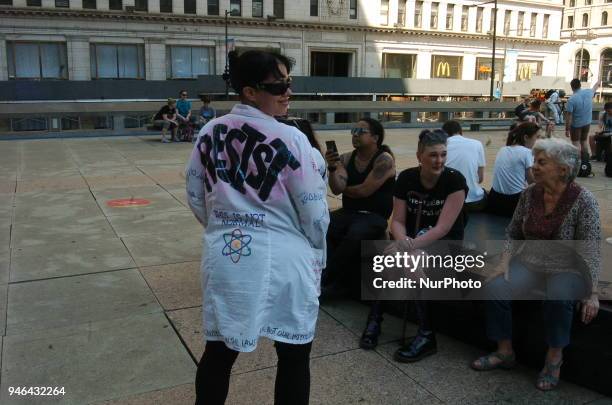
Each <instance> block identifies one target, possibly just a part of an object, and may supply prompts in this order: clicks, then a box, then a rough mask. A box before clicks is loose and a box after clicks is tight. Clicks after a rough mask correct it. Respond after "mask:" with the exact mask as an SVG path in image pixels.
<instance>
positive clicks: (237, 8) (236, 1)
mask: <svg viewBox="0 0 612 405" xmlns="http://www.w3.org/2000/svg"><path fill="white" fill-rule="evenodd" d="M217 4H218V3H217ZM229 11H230V12H231V13H232V15H235V16H241V15H242V1H241V0H230V9H229Z"/></svg>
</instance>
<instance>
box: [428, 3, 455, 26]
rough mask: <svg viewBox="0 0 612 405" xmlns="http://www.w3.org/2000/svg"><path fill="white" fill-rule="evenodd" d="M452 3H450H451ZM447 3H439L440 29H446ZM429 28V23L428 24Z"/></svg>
mask: <svg viewBox="0 0 612 405" xmlns="http://www.w3.org/2000/svg"><path fill="white" fill-rule="evenodd" d="M449 4H450V3H449ZM446 5H447V4H446V3H442V2H440V3H439V6H438V29H439V30H446ZM427 27H428V28H429V25H428V26H427Z"/></svg>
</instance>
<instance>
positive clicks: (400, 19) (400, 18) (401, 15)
mask: <svg viewBox="0 0 612 405" xmlns="http://www.w3.org/2000/svg"><path fill="white" fill-rule="evenodd" d="M397 25H399V26H400V27H404V26H406V1H405V0H399V3H398V4H397Z"/></svg>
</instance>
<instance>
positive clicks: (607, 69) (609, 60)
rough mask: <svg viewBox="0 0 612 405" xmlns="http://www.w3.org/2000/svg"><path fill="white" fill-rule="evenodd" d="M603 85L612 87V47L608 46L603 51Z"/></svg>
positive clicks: (601, 75) (601, 76) (601, 74)
mask: <svg viewBox="0 0 612 405" xmlns="http://www.w3.org/2000/svg"><path fill="white" fill-rule="evenodd" d="M600 79H601V85H602V86H603V87H612V49H610V48H608V49H606V50H604V51H603V52H602V53H601V73H600Z"/></svg>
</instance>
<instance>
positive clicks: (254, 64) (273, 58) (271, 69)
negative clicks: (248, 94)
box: [227, 51, 293, 96]
mask: <svg viewBox="0 0 612 405" xmlns="http://www.w3.org/2000/svg"><path fill="white" fill-rule="evenodd" d="M227 58H228V63H229V80H230V83H231V86H232V88H233V89H234V91H235V92H236V93H237V94H238V95H240V96H242V89H244V88H245V87H247V86H250V87H255V86H256V85H258V84H260V83H261V82H263V81H264V80H266V79H267V78H268V76H270V75H273V76H274V77H275V78H277V79H282V77H283V76H282V75H281V72H280V71H279V70H278V65H279V63H280V64H283V65H285V67H286V68H287V73H289V72H290V71H291V68H292V67H293V60H292V59H289V58H287V57H286V56H284V55H281V54H279V53H274V52H269V51H246V52H244V53H243V54H241V55H240V56H238V53H237V52H236V51H231V52H230V53H229V54H228V56H227Z"/></svg>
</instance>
